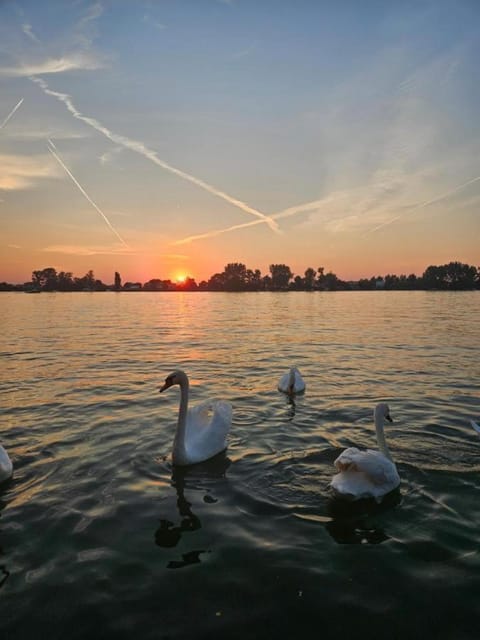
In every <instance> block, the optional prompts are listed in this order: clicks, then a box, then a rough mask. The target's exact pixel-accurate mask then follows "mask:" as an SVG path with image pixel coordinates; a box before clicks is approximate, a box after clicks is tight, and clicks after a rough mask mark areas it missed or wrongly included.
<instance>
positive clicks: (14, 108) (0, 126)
mask: <svg viewBox="0 0 480 640" xmlns="http://www.w3.org/2000/svg"><path fill="white" fill-rule="evenodd" d="M22 102H23V98H22V99H21V100H20V101H19V102H17V104H16V105H15V106H14V107H13V109H12V110H11V111H10V113H9V114H8V116H7V117H6V118H5V120H4V121H3V122H2V124H0V129H3V127H4V126H5V125H6V124H7V122H8V121H9V120H10V118H11V117H12V116H13V114H14V113H15V111H16V110H17V109H18V108H19V107H20V105H21V104H22Z"/></svg>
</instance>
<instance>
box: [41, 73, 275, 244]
mask: <svg viewBox="0 0 480 640" xmlns="http://www.w3.org/2000/svg"><path fill="white" fill-rule="evenodd" d="M30 80H31V81H32V82H35V83H36V84H38V85H39V86H40V88H41V89H42V91H43V92H44V93H45V94H47V95H49V96H53V97H54V98H57V100H60V102H63V103H64V104H65V106H66V107H67V109H68V111H70V113H71V114H72V115H73V116H74V117H75V118H77V119H78V120H81V121H82V122H84V123H85V124H87V125H88V126H89V127H92V128H93V129H95V130H96V131H98V132H99V133H101V134H102V135H104V136H105V137H106V138H108V139H109V140H111V141H112V142H114V143H116V144H118V145H121V146H122V147H125V148H126V149H130V151H134V152H135V153H138V154H140V155H141V156H143V157H144V158H147V160H150V161H151V162H153V163H154V164H156V165H157V166H159V167H161V168H162V169H165V170H166V171H168V172H169V173H173V174H174V175H176V176H178V177H179V178H182V179H183V180H186V181H187V182H190V183H191V184H194V185H196V186H197V187H199V188H200V189H203V190H204V191H206V192H207V193H210V194H211V195H214V196H216V197H217V198H221V199H222V200H224V201H225V202H228V203H229V204H231V205H233V206H234V207H237V208H238V209H241V210H242V211H244V212H245V213H249V214H251V215H253V216H255V217H257V218H259V219H261V221H262V222H265V223H266V224H268V226H269V227H270V228H271V229H272V230H273V231H277V232H278V231H279V229H278V225H277V223H276V222H275V221H274V220H273V219H272V218H271V217H269V216H267V215H265V214H264V213H262V212H261V211H258V210H257V209H254V208H253V207H250V206H249V205H248V204H246V203H245V202H242V201H241V200H239V199H238V198H235V197H233V196H231V195H229V194H228V193H225V192H224V191H221V190H220V189H218V188H217V187H214V186H213V185H211V184H209V183H208V182H205V181H204V180H201V179H200V178H197V177H196V176H193V175H191V174H190V173H187V172H186V171H182V170H181V169H177V168H176V167H174V166H172V165H171V164H168V162H165V160H162V159H161V158H159V157H158V155H157V154H156V152H155V151H153V150H152V149H149V148H148V147H147V146H146V145H144V144H143V142H138V141H137V140H132V139H131V138H128V137H126V136H123V135H120V134H118V133H114V132H113V131H110V129H108V128H107V127H105V126H104V125H103V124H101V123H100V122H98V120H95V118H90V117H88V116H85V115H83V114H82V113H81V112H80V111H78V109H77V108H76V106H75V105H74V104H73V102H72V99H71V97H70V96H69V95H68V94H66V93H60V92H58V91H52V90H51V89H49V88H48V85H47V83H46V82H45V81H44V80H42V79H41V78H35V77H31V78H30Z"/></svg>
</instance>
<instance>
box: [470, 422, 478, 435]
mask: <svg viewBox="0 0 480 640" xmlns="http://www.w3.org/2000/svg"><path fill="white" fill-rule="evenodd" d="M470 422H471V425H472V427H473V428H474V429H475V431H476V432H477V433H480V425H479V424H477V423H476V422H475V421H474V420H470Z"/></svg>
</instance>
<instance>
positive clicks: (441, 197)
mask: <svg viewBox="0 0 480 640" xmlns="http://www.w3.org/2000/svg"><path fill="white" fill-rule="evenodd" d="M479 180H480V176H477V177H476V178H472V179H471V180H467V181H466V182H463V183H462V184H459V185H457V186H456V187H453V189H449V190H448V191H446V192H445V193H442V194H441V195H439V196H437V197H435V198H432V199H431V200H426V201H425V202H421V203H420V204H418V205H415V206H413V207H411V208H410V210H407V211H405V212H404V213H402V214H400V215H398V216H395V217H394V218H391V219H390V220H387V221H386V222H383V223H382V224H379V225H377V226H376V227H374V228H373V229H370V231H368V233H374V232H375V231H379V230H380V229H383V228H384V227H387V226H388V225H390V224H393V223H394V222H396V221H397V220H400V218H403V217H404V216H406V215H410V214H412V213H414V212H415V211H418V210H419V209H424V208H425V207H429V206H430V205H432V204H436V203H437V202H442V200H446V199H447V198H450V197H451V196H453V195H455V194H456V193H458V192H459V191H462V190H463V189H465V188H466V187H468V186H469V185H471V184H474V183H475V182H478V181H479Z"/></svg>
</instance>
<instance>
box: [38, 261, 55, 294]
mask: <svg viewBox="0 0 480 640" xmlns="http://www.w3.org/2000/svg"><path fill="white" fill-rule="evenodd" d="M32 282H33V284H34V285H35V286H36V287H38V288H39V289H43V290H44V291H54V290H55V289H57V287H58V278H57V271H56V269H54V268H53V267H47V268H46V269H41V270H39V271H33V272H32Z"/></svg>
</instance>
